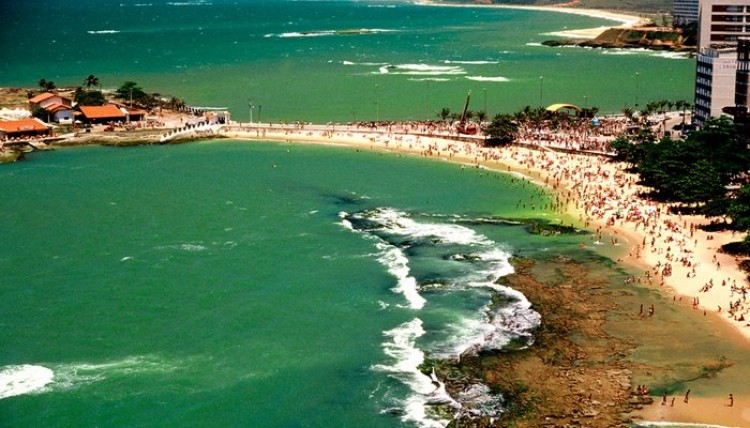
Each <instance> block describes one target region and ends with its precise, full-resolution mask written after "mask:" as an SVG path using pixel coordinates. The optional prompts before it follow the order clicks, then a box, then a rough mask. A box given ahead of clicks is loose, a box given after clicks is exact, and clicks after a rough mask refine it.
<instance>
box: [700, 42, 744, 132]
mask: <svg viewBox="0 0 750 428" xmlns="http://www.w3.org/2000/svg"><path fill="white" fill-rule="evenodd" d="M696 63H697V65H696V73H695V116H694V120H695V122H696V123H697V124H698V125H702V124H703V122H705V121H706V120H707V119H708V118H710V117H712V116H720V115H721V114H722V109H723V108H724V107H727V106H734V105H735V102H734V98H735V83H736V78H737V50H736V49H735V48H733V47H724V48H720V47H710V48H707V49H703V50H702V51H701V52H700V53H699V54H698V57H697V61H696Z"/></svg>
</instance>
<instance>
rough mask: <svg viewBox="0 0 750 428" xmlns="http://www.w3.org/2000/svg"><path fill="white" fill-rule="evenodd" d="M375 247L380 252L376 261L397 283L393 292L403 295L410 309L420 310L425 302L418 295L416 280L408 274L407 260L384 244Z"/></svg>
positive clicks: (394, 249)
mask: <svg viewBox="0 0 750 428" xmlns="http://www.w3.org/2000/svg"><path fill="white" fill-rule="evenodd" d="M377 247H378V249H379V250H380V251H381V256H380V257H379V258H378V261H379V262H380V263H382V264H383V265H384V266H385V267H386V268H387V269H388V272H389V273H390V274H391V275H393V276H395V277H396V280H397V283H396V287H394V288H393V291H395V292H397V293H400V294H403V295H404V298H405V299H406V301H407V302H409V307H410V308H412V309H422V308H423V307H424V305H425V303H426V302H427V301H426V300H425V299H424V297H422V296H421V295H420V294H419V284H417V280H416V278H414V277H413V276H411V275H410V273H409V259H408V258H406V256H405V255H404V252H403V251H401V250H400V249H399V248H398V247H395V246H393V245H390V244H388V243H386V242H380V243H378V244H377Z"/></svg>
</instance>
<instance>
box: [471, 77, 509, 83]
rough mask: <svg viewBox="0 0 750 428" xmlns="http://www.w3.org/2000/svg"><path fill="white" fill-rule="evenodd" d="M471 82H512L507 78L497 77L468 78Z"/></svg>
mask: <svg viewBox="0 0 750 428" xmlns="http://www.w3.org/2000/svg"><path fill="white" fill-rule="evenodd" d="M466 78H467V79H469V80H475V81H477V82H510V79H508V78H507V77H502V76H496V77H485V76H466Z"/></svg>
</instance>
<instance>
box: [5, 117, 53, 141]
mask: <svg viewBox="0 0 750 428" xmlns="http://www.w3.org/2000/svg"><path fill="white" fill-rule="evenodd" d="M49 135H50V126H49V125H47V124H46V123H44V122H42V121H41V120H39V119H21V120H6V121H0V141H13V140H22V139H27V138H34V137H46V136H49Z"/></svg>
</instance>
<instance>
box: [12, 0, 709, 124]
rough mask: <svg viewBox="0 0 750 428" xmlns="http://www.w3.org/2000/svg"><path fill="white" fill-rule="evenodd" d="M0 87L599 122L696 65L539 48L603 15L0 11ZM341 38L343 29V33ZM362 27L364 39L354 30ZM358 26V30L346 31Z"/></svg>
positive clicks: (304, 114) (246, 7) (341, 112)
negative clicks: (584, 112)
mask: <svg viewBox="0 0 750 428" xmlns="http://www.w3.org/2000/svg"><path fill="white" fill-rule="evenodd" d="M0 13H2V15H3V23H4V25H3V26H2V27H1V28H0V37H2V40H3V41H4V50H3V61H0V86H23V87H35V86H36V83H37V82H38V81H39V79H41V78H45V79H47V80H52V81H54V82H55V83H56V84H57V85H58V86H78V85H81V84H82V82H83V80H84V78H85V77H86V76H88V75H89V74H94V75H95V76H97V77H99V79H100V83H101V85H102V87H103V88H104V89H108V88H109V89H114V88H117V87H118V86H119V85H120V84H122V83H123V82H124V81H126V80H133V81H136V82H137V83H139V84H140V85H141V86H142V87H143V88H144V89H145V90H146V91H148V92H156V93H160V94H164V95H172V96H178V97H182V98H184V99H185V100H186V101H187V102H188V104H190V105H193V106H217V107H228V108H230V110H231V111H232V113H233V114H234V118H235V119H236V120H242V121H247V120H248V119H249V115H250V110H249V104H250V102H252V104H253V105H254V106H255V107H254V115H255V117H254V119H255V120H258V118H260V119H261V120H265V121H280V120H286V121H294V120H306V121H314V122H322V123H325V122H328V121H339V122H344V121H351V120H376V119H398V120H402V119H435V118H436V111H439V110H440V109H441V108H443V107H448V108H450V109H452V110H453V111H460V109H461V108H462V106H463V102H464V99H465V97H466V94H467V93H468V92H469V91H471V93H472V102H471V105H470V109H472V110H483V109H486V110H487V111H488V112H489V113H490V114H495V113H498V112H514V111H518V110H520V109H521V108H523V107H524V106H526V105H530V106H537V105H539V104H540V103H541V104H544V105H549V104H552V103H556V102H567V103H573V104H578V105H582V106H587V107H592V106H596V107H599V108H600V109H601V111H602V112H619V111H620V110H621V109H622V108H623V107H626V106H631V107H632V106H633V105H635V104H639V105H645V103H646V102H648V101H652V100H660V99H672V100H678V99H685V100H691V99H692V90H693V86H694V84H693V81H694V78H693V77H694V71H695V63H694V60H692V59H686V58H684V57H682V56H679V55H673V54H669V53H664V52H648V51H639V50H619V51H616V50H599V49H597V50H594V49H579V48H548V47H544V46H541V45H540V43H541V42H542V41H545V40H549V39H555V37H554V36H551V35H548V33H551V32H557V31H562V30H566V29H579V28H592V27H599V26H602V25H607V24H612V22H610V21H606V20H602V19H595V18H588V17H583V16H575V15H569V14H563V13H551V12H535V11H525V10H495V9H486V8H478V7H466V8H452V7H429V6H419V5H415V4H412V3H411V2H405V1H390V0H374V1H286V0H273V1H259V0H184V1H183V0H176V1H164V0H101V1H96V2H92V1H76V2H61V1H56V0H41V1H34V2H3V3H2V4H1V5H0ZM352 30H355V31H354V32H352ZM359 30H367V31H365V32H361V31H359ZM358 31H359V32H358Z"/></svg>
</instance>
